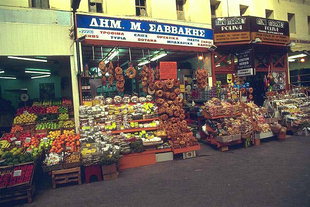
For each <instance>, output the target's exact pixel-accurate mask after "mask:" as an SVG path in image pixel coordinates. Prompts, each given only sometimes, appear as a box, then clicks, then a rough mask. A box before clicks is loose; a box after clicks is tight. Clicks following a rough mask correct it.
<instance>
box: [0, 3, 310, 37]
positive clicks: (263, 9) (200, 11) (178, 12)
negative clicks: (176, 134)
mask: <svg viewBox="0 0 310 207" xmlns="http://www.w3.org/2000/svg"><path fill="white" fill-rule="evenodd" d="M0 5H7V6H16V7H33V6H38V7H43V8H49V9H51V10H64V11H70V10H71V0H0ZM90 11H92V13H102V14H103V15H109V16H127V17H135V16H137V14H138V13H139V14H138V15H140V16H142V17H140V18H143V19H152V20H154V19H155V20H156V19H158V20H160V21H162V22H164V21H166V22H173V23H175V22H176V21H178V23H181V24H188V23H192V24H197V25H199V26H203V27H206V28H211V17H215V16H216V17H227V16H240V15H251V16H258V17H266V16H268V17H269V18H271V19H278V20H285V21H288V20H289V21H290V31H291V38H292V39H300V40H307V41H308V40H310V0H81V3H80V7H79V10H78V12H86V13H88V12H90Z"/></svg>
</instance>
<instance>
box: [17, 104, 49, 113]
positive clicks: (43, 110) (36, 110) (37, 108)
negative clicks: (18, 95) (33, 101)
mask: <svg viewBox="0 0 310 207" xmlns="http://www.w3.org/2000/svg"><path fill="white" fill-rule="evenodd" d="M24 112H28V113H30V114H37V115H38V114H45V113H46V108H45V107H43V106H26V107H21V108H19V109H17V111H16V114H17V115H21V114H23V113H24Z"/></svg>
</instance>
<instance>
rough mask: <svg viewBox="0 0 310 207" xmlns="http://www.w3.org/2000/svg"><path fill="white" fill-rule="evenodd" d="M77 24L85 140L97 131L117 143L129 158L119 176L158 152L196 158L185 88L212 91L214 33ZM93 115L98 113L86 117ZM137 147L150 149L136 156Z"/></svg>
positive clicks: (86, 19)
mask: <svg viewBox="0 0 310 207" xmlns="http://www.w3.org/2000/svg"><path fill="white" fill-rule="evenodd" d="M76 19H77V32H78V37H79V38H80V39H83V40H82V42H81V48H82V50H81V55H80V60H81V65H82V66H83V67H82V68H81V71H80V72H81V73H80V77H79V79H80V81H79V83H80V99H81V103H82V104H83V106H81V107H80V124H81V139H82V140H83V138H86V137H88V138H91V139H93V140H98V139H99V138H98V137H97V136H96V135H94V134H96V133H97V132H98V131H99V132H104V134H105V135H104V136H105V137H106V138H104V139H105V141H107V140H111V139H112V140H113V139H119V141H120V142H121V143H122V144H121V152H122V154H126V155H125V156H123V157H122V159H121V161H120V168H121V169H124V168H130V167H136V166H139V165H146V164H152V163H154V162H156V159H155V157H156V156H160V154H158V153H161V152H165V153H168V154H169V153H171V154H172V153H174V154H180V153H181V154H182V153H184V152H195V151H196V150H197V149H198V148H199V145H198V144H197V140H196V139H195V137H194V136H193V134H192V132H191V131H189V130H188V127H187V122H186V121H185V120H184V119H185V114H186V113H185V111H184V109H183V100H185V99H186V96H185V85H193V86H194V87H197V90H198V88H199V89H201V90H204V89H205V88H206V87H207V86H208V85H209V84H210V85H212V78H211V77H212V73H211V58H210V53H209V48H210V47H212V46H213V31H212V30H211V29H207V28H198V27H194V26H192V25H190V24H188V25H176V24H170V23H162V22H155V21H154V22H153V21H146V20H140V19H127V18H126V19H125V18H113V17H104V16H101V17H99V16H89V15H82V14H77V16H76ZM197 69H199V70H197ZM197 71H199V75H198V72H197ZM200 73H202V74H200ZM208 81H209V82H208ZM189 93H191V90H189ZM183 98H184V99H183ZM98 102H100V103H101V104H99V105H101V106H100V107H101V108H100V107H99V106H98V105H97V106H96V104H97V103H98ZM98 107H99V108H98ZM94 108H96V110H99V111H97V112H98V113H97V112H96V115H93V116H92V117H89V115H88V114H89V113H91V111H93V110H95V109H94ZM102 114H109V116H107V117H103V116H102ZM96 116H97V118H96ZM95 125H97V126H99V127H98V128H96V129H95V128H94V126H95ZM165 125H166V126H165ZM167 127H168V128H169V129H167ZM173 127H174V128H173ZM178 127H180V128H179V129H178ZM182 127H183V129H184V131H182V130H181V129H182ZM89 131H91V133H89ZM109 131H110V132H109ZM109 133H111V134H112V136H111V134H110V135H109ZM180 133H184V135H181V134H180ZM90 134H93V136H90ZM107 137H110V138H107ZM128 140H132V141H128ZM141 140H142V142H141ZM140 142H141V143H140ZM112 143H113V142H112ZM114 143H115V142H114ZM140 144H141V145H142V148H143V147H144V148H145V149H147V150H146V151H145V152H143V153H138V154H137V153H135V152H139V149H141V147H140V148H139V147H138V149H135V148H132V147H130V146H132V145H138V146H140ZM87 150H88V151H90V150H91V149H89V148H87V149H86V147H85V151H87ZM82 156H83V149H82Z"/></svg>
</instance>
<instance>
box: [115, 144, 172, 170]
mask: <svg viewBox="0 0 310 207" xmlns="http://www.w3.org/2000/svg"><path fill="white" fill-rule="evenodd" d="M171 151H172V149H171V148H167V149H159V150H146V151H144V152H140V153H131V154H128V155H124V156H123V157H122V158H121V159H120V161H119V169H120V170H125V169H128V168H135V167H141V166H146V165H152V164H155V163H156V154H158V153H163V152H171Z"/></svg>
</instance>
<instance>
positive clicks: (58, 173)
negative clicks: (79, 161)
mask: <svg viewBox="0 0 310 207" xmlns="http://www.w3.org/2000/svg"><path fill="white" fill-rule="evenodd" d="M72 182H77V183H78V184H82V180H81V168H80V167H75V168H70V169H63V170H55V171H52V185H53V188H56V186H57V185H58V184H67V183H72Z"/></svg>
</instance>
